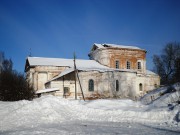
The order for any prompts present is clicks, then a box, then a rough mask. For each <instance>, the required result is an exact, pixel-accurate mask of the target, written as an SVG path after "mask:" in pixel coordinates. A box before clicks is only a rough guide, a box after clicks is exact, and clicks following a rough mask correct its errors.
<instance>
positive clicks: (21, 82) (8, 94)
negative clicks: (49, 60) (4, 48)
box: [0, 52, 34, 101]
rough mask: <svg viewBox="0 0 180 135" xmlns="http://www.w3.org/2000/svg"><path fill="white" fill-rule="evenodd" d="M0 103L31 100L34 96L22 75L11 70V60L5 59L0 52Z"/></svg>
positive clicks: (31, 88)
mask: <svg viewBox="0 0 180 135" xmlns="http://www.w3.org/2000/svg"><path fill="white" fill-rule="evenodd" d="M0 66H1V67H0V68H1V69H0V101H17V100H23V99H27V100H31V99H33V96H34V90H33V87H31V86H29V83H28V82H27V81H26V79H25V77H24V74H21V73H18V72H17V71H15V70H13V62H12V61H11V59H9V60H8V59H5V57H4V53H1V52H0Z"/></svg>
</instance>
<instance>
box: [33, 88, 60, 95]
mask: <svg viewBox="0 0 180 135" xmlns="http://www.w3.org/2000/svg"><path fill="white" fill-rule="evenodd" d="M58 90H59V88H50V89H43V90H38V91H36V94H40V93H46V92H53V91H58Z"/></svg>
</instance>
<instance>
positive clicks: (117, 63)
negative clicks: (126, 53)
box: [116, 60, 119, 69]
mask: <svg viewBox="0 0 180 135" xmlns="http://www.w3.org/2000/svg"><path fill="white" fill-rule="evenodd" d="M116 68H117V69H119V61H118V60H116Z"/></svg>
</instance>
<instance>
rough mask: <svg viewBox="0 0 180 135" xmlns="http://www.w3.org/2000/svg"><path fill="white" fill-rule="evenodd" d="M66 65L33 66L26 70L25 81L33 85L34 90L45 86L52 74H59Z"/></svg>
mask: <svg viewBox="0 0 180 135" xmlns="http://www.w3.org/2000/svg"><path fill="white" fill-rule="evenodd" d="M67 68H68V67H55V66H35V67H31V68H30V69H29V70H28V71H26V78H27V81H29V83H30V84H31V85H32V86H33V87H34V90H40V89H44V88H45V85H44V84H45V83H46V82H47V81H48V80H50V79H52V78H53V77H54V76H57V75H58V74H60V73H61V72H62V71H63V70H65V69H67Z"/></svg>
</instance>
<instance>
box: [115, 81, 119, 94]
mask: <svg viewBox="0 0 180 135" xmlns="http://www.w3.org/2000/svg"><path fill="white" fill-rule="evenodd" d="M116 91H119V81H118V80H116Z"/></svg>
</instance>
